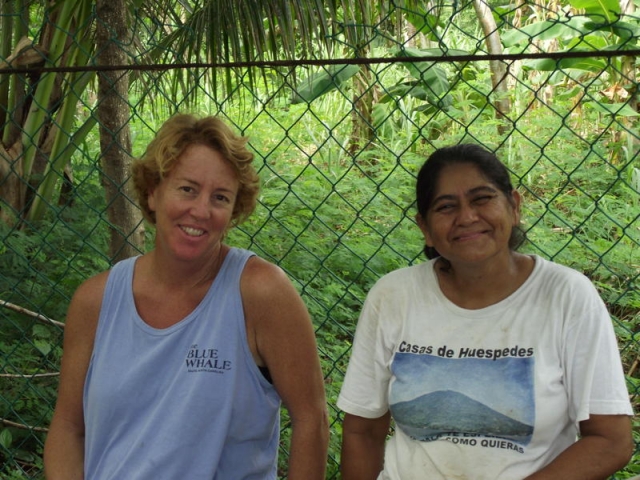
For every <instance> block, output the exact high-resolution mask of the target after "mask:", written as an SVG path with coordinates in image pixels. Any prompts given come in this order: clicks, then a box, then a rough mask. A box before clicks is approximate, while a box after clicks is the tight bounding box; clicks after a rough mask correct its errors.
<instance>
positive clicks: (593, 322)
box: [563, 273, 633, 423]
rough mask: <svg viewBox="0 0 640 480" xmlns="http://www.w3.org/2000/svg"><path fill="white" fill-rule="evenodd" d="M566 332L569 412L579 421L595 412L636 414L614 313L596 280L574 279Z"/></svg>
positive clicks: (564, 356) (578, 276)
mask: <svg viewBox="0 0 640 480" xmlns="http://www.w3.org/2000/svg"><path fill="white" fill-rule="evenodd" d="M571 282H572V283H573V285H572V286H571V287H570V290H571V299H572V302H571V305H570V306H568V307H567V312H566V314H567V315H568V318H567V322H566V329H565V333H564V337H565V338H564V353H563V359H564V363H565V375H566V381H567V391H568V394H569V409H570V411H569V414H570V416H571V418H573V419H574V421H575V422H576V423H578V422H581V421H583V420H587V419H588V418H589V415H590V414H594V415H633V409H632V407H631V403H630V401H629V394H628V391H627V387H626V381H625V377H624V372H623V368H622V362H621V360H620V352H619V348H618V344H617V340H616V336H615V332H614V330H613V324H612V321H611V316H610V315H609V312H608V311H607V308H606V306H605V304H604V302H603V301H602V299H601V298H600V296H599V294H598V292H597V290H596V288H595V287H594V286H593V284H592V283H591V282H590V281H589V279H587V278H586V277H584V276H583V275H582V274H579V273H578V274H577V276H576V277H574V278H573V279H571Z"/></svg>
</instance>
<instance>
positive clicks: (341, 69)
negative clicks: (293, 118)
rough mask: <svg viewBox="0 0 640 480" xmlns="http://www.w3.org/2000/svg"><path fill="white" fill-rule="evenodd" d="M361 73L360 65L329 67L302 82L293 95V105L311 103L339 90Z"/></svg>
mask: <svg viewBox="0 0 640 480" xmlns="http://www.w3.org/2000/svg"><path fill="white" fill-rule="evenodd" d="M359 71H360V67H359V66H358V65H343V64H341V65H329V66H327V67H325V68H323V69H322V70H321V71H319V72H317V73H314V74H313V75H310V76H309V77H307V78H306V79H304V80H302V81H300V85H299V86H298V88H296V90H295V91H294V93H293V98H292V100H291V103H292V104H297V103H310V102H312V101H313V100H315V99H316V98H318V97H320V96H322V95H324V94H325V93H328V92H330V91H331V90H334V89H336V88H338V87H339V86H340V85H342V84H343V83H344V82H345V81H347V80H349V79H350V78H351V77H353V76H354V75H355V74H356V73H358V72H359Z"/></svg>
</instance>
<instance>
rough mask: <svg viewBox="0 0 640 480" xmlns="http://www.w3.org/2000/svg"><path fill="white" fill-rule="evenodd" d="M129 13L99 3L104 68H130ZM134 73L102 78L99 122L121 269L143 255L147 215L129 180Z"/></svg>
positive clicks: (116, 4)
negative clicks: (131, 79)
mask: <svg viewBox="0 0 640 480" xmlns="http://www.w3.org/2000/svg"><path fill="white" fill-rule="evenodd" d="M128 11H129V7H128V5H127V2H126V1H124V0H98V1H97V2H96V17H97V28H96V47H97V48H96V51H97V52H98V57H97V61H98V65H99V66H103V65H104V66H117V65H127V64H128V62H129V57H128V53H127V51H126V50H125V49H124V48H123V45H129V44H130V42H129V37H130V36H131V32H129V31H128V28H127V12H128ZM128 75H129V72H128V71H127V70H112V71H101V72H99V73H98V107H97V117H98V121H99V122H100V151H101V158H102V167H103V173H102V184H103V186H104V189H105V195H106V199H107V205H108V218H109V222H110V229H111V231H110V241H109V256H110V258H111V261H112V262H113V263H115V262H116V261H118V260H121V259H123V258H128V257H131V256H133V255H136V254H138V253H139V252H140V251H141V250H142V247H143V241H144V238H143V228H142V213H141V211H140V209H139V208H138V207H137V206H136V205H135V203H134V201H133V188H132V184H131V182H130V180H129V177H130V167H131V160H132V159H131V154H130V152H131V135H130V131H129V118H130V115H131V112H130V106H129V94H128V92H129V77H128Z"/></svg>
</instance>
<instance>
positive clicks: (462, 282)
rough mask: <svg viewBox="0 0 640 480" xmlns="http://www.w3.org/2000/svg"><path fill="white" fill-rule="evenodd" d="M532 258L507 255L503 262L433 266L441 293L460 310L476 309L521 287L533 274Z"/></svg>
mask: <svg viewBox="0 0 640 480" xmlns="http://www.w3.org/2000/svg"><path fill="white" fill-rule="evenodd" d="M533 267H534V260H533V258H532V257H530V256H527V255H522V254H519V253H516V252H510V253H509V255H508V256H506V257H505V258H504V260H502V261H495V260H494V261H492V262H487V263H486V264H480V265H475V264H474V265H468V264H465V265H459V264H458V265H456V264H451V265H448V264H444V263H443V262H442V261H441V260H439V261H437V262H436V264H435V271H436V275H437V277H438V282H439V284H440V289H441V290H442V293H443V294H444V295H445V296H446V297H447V298H448V299H449V300H451V301H452V302H453V303H454V304H456V305H458V306H459V307H461V308H466V309H470V310H476V309H480V308H485V307H488V306H490V305H493V304H496V303H498V302H500V301H502V300H504V299H505V298H507V297H508V296H509V295H511V294H512V293H513V292H515V291H516V290H517V289H518V288H520V287H521V286H522V284H523V283H524V282H525V281H526V280H527V278H529V275H530V274H531V272H532V271H533Z"/></svg>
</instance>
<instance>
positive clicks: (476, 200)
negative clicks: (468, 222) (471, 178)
mask: <svg viewBox="0 0 640 480" xmlns="http://www.w3.org/2000/svg"><path fill="white" fill-rule="evenodd" d="M493 197H494V196H493V195H482V196H480V197H476V198H474V199H473V203H475V204H479V205H483V204H485V203H487V202H489V201H490V200H492V199H493Z"/></svg>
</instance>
